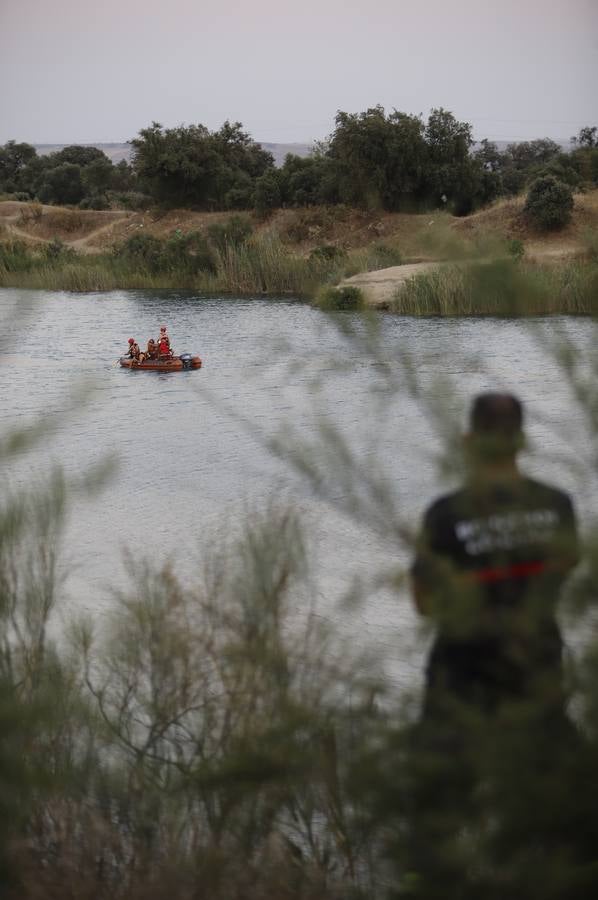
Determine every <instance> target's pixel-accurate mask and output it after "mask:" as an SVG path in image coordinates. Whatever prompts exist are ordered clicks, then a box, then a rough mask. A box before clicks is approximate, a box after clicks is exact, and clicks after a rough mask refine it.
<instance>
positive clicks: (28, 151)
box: [0, 141, 37, 191]
mask: <svg viewBox="0 0 598 900" xmlns="http://www.w3.org/2000/svg"><path fill="white" fill-rule="evenodd" d="M36 156H37V151H36V149H35V147H33V146H32V145H31V144H25V143H19V144H18V143H17V142H16V141H8V143H6V144H4V146H3V147H0V190H2V191H16V190H21V187H20V184H19V179H20V175H21V173H22V171H23V169H24V168H25V167H26V166H27V165H28V164H29V163H30V162H31V160H33V159H35V157H36Z"/></svg>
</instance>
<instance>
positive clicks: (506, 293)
mask: <svg viewBox="0 0 598 900" xmlns="http://www.w3.org/2000/svg"><path fill="white" fill-rule="evenodd" d="M391 309H392V311H393V312H395V313H398V314H400V315H409V316H519V315H523V316H526V315H535V316H539V315H587V316H591V315H596V313H597V312H598V266H596V264H595V263H584V262H582V261H575V262H571V263H567V264H564V265H560V266H550V267H540V266H536V265H527V264H519V263H516V262H512V261H510V260H505V259H503V260H495V261H488V262H476V263H471V264H458V265H457V264H452V265H451V264H448V265H446V266H444V267H443V268H441V269H439V270H437V271H435V272H431V273H428V274H422V275H418V276H416V277H415V278H412V279H411V280H410V281H408V282H407V283H406V284H405V285H402V286H401V287H400V288H399V289H398V290H397V293H396V295H395V297H394V300H393V303H392V306H391Z"/></svg>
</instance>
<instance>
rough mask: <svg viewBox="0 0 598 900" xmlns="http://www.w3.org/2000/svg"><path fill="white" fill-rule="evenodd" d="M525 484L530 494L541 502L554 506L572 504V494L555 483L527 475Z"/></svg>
mask: <svg viewBox="0 0 598 900" xmlns="http://www.w3.org/2000/svg"><path fill="white" fill-rule="evenodd" d="M523 480H524V482H525V486H526V489H527V491H528V492H529V494H530V496H532V497H534V499H537V500H538V501H539V502H543V503H546V504H551V505H553V506H572V505H573V504H572V500H571V497H570V495H569V494H568V493H567V492H566V491H564V490H562V488H558V487H556V486H555V485H553V484H547V483H546V482H545V481H538V480H537V479H535V478H528V477H525V478H524V479H523Z"/></svg>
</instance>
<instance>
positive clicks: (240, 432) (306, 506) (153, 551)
mask: <svg viewBox="0 0 598 900" xmlns="http://www.w3.org/2000/svg"><path fill="white" fill-rule="evenodd" d="M0 316H1V317H2V322H3V332H4V342H3V344H4V353H3V356H2V358H1V361H0V364H1V365H2V366H3V369H4V371H3V373H2V392H3V393H2V398H3V402H2V405H1V407H0V419H1V420H2V421H1V426H2V430H3V431H5V429H8V428H10V427H11V426H22V425H25V424H27V423H29V422H34V421H35V420H36V418H37V417H38V416H39V414H40V413H48V412H60V411H64V410H65V409H66V408H67V407H68V405H69V401H70V400H71V399H72V397H73V394H74V392H76V391H77V390H79V389H80V388H82V387H83V386H87V387H91V389H92V392H91V393H90V394H89V396H88V397H87V399H86V401H85V403H84V405H78V406H76V408H75V411H74V412H72V413H71V414H69V415H68V416H66V417H65V418H64V419H60V420H58V421H57V424H56V428H55V430H54V432H53V433H52V434H51V435H49V436H48V437H47V439H46V440H45V441H44V444H43V447H41V448H38V449H37V450H35V451H33V452H31V453H30V454H28V455H27V456H25V457H23V458H21V459H19V460H17V461H16V462H15V463H14V465H13V466H12V467H11V471H10V472H9V474H8V479H7V482H8V483H9V484H10V485H12V486H13V487H16V486H19V485H23V484H27V483H30V482H31V481H32V480H35V479H36V478H41V477H42V476H43V473H44V472H46V471H48V469H49V468H50V467H51V466H52V465H53V464H54V463H59V464H60V465H62V466H63V467H64V468H65V469H66V471H67V473H70V474H73V475H76V474H78V473H81V472H83V471H85V470H86V468H87V467H89V466H90V465H91V464H93V463H95V462H98V461H100V460H102V459H103V458H105V457H106V455H108V454H115V455H116V456H117V458H118V461H119V465H118V469H117V471H116V474H115V475H114V477H113V478H112V480H111V481H110V482H109V484H108V485H107V487H106V488H105V489H104V490H103V491H102V492H101V493H100V494H99V495H98V496H97V497H94V498H92V499H87V498H86V499H81V500H78V501H77V503H76V504H75V507H74V509H73V510H72V512H71V514H70V517H69V520H68V523H67V529H66V535H65V547H66V551H67V552H66V559H67V561H68V565H67V567H66V571H67V579H66V585H65V589H66V598H67V599H66V602H65V608H66V610H67V611H68V614H70V612H71V611H74V610H86V611H90V612H92V613H93V614H94V615H97V616H98V617H100V618H101V616H102V614H104V613H105V611H106V609H108V608H109V607H110V606H111V604H113V603H114V602H115V601H114V599H113V596H112V593H111V592H112V589H113V588H114V587H115V586H117V587H118V586H122V585H123V584H125V583H126V575H125V569H124V565H123V551H124V550H125V548H126V549H128V550H130V551H132V552H133V554H135V555H143V556H147V557H150V558H152V559H153V560H156V561H160V560H166V559H167V558H168V557H171V556H172V557H173V558H176V559H177V560H178V563H177V565H178V568H179V571H180V572H181V574H182V576H183V577H184V578H188V579H193V578H194V577H196V575H197V572H198V566H199V562H198V561H199V559H200V557H201V552H202V548H204V550H205V547H206V546H207V544H208V542H209V540H210V539H212V538H213V535H214V532H215V530H216V529H218V528H223V529H225V530H229V531H230V530H233V531H234V530H235V528H238V527H239V526H240V523H242V522H244V521H246V519H247V516H248V515H249V516H250V517H251V511H252V510H254V509H255V508H256V506H258V507H259V506H260V505H261V506H263V505H264V504H266V503H267V502H268V501H271V500H277V501H279V502H289V503H291V504H293V505H294V506H295V507H296V508H297V509H298V510H299V511H300V512H301V514H302V516H303V519H304V521H305V524H306V528H307V533H308V536H309V546H310V551H311V556H312V561H313V593H314V595H315V598H316V602H317V608H318V610H319V614H320V615H322V616H323V617H325V618H326V619H328V620H329V621H331V622H332V623H333V624H334V626H335V628H338V629H339V630H342V631H343V632H344V633H345V634H347V635H349V637H350V638H351V639H352V640H354V641H355V643H356V644H357V645H359V646H360V647H364V648H366V647H367V648H373V649H374V652H375V653H376V655H377V656H378V658H379V659H380V660H386V661H387V663H388V667H389V669H390V671H391V672H392V674H393V678H394V679H395V680H396V681H397V682H398V683H410V684H413V683H415V682H416V681H417V678H418V673H419V671H420V669H421V663H422V653H423V643H422V639H421V638H419V637H418V624H417V622H416V618H415V616H414V614H413V612H412V610H411V607H410V605H409V602H408V600H407V598H405V597H403V598H402V599H401V598H399V599H397V597H396V596H394V595H392V594H391V593H389V592H388V591H386V590H385V589H384V588H382V587H379V586H377V585H376V584H375V582H376V579H377V578H378V577H379V576H380V575H381V574H382V573H384V572H385V571H388V569H389V568H392V567H395V568H396V567H397V566H398V565H404V564H406V563H407V562H408V554H407V553H406V551H405V550H404V549H403V548H402V547H401V546H400V545H399V543H398V542H397V541H396V540H395V538H394V537H393V536H392V534H391V532H390V530H389V534H388V535H386V537H385V536H383V535H382V534H380V533H379V532H376V531H374V530H373V529H372V528H371V527H369V525H368V523H366V522H364V521H361V522H358V521H355V520H354V519H353V518H351V517H350V516H348V515H345V514H343V513H342V512H341V511H340V510H339V508H338V506H336V505H335V504H331V503H329V502H327V501H325V500H324V499H323V498H322V497H320V496H318V493H317V492H316V491H314V490H313V488H312V487H311V486H310V485H309V484H307V482H306V481H305V480H303V479H302V478H301V477H300V476H299V474H297V472H296V470H295V469H294V467H293V466H292V465H291V464H290V462H289V461H288V460H286V459H284V457H283V458H280V457H278V456H275V455H274V454H273V453H272V452H271V451H270V450H269V449H268V446H267V444H268V439H269V438H270V437H272V436H273V435H276V434H278V433H279V432H280V431H281V430H283V429H288V428H289V427H292V428H293V429H294V431H295V433H296V435H298V436H299V438H300V439H302V440H305V441H308V442H314V441H317V440H318V435H319V433H320V432H319V429H320V425H321V421H322V417H323V418H324V419H325V420H326V421H327V422H328V423H333V424H334V425H335V426H336V427H337V428H338V429H339V430H340V432H341V433H342V434H343V435H344V436H345V438H346V440H347V442H348V444H349V446H350V447H351V449H352V451H353V453H354V454H355V457H356V459H357V460H358V461H359V462H360V464H362V465H363V466H364V467H365V468H364V471H365V472H367V473H368V474H370V475H371V474H375V475H376V477H380V478H384V479H386V482H387V487H386V491H387V495H388V496H389V497H390V498H391V499H392V500H393V502H394V503H395V509H396V514H397V516H398V517H400V518H401V520H403V521H404V522H405V523H407V524H409V525H410V526H412V527H415V526H416V524H417V522H418V520H419V518H420V516H421V512H422V511H423V509H424V507H425V506H426V505H427V503H428V502H429V500H430V499H431V498H432V497H433V496H434V495H435V494H436V493H437V492H438V491H439V490H440V489H442V488H444V487H446V482H445V483H444V484H443V483H442V482H441V480H440V476H439V474H438V471H437V466H436V460H435V455H436V454H437V452H438V451H439V444H438V440H437V439H436V437H435V435H434V432H433V429H432V428H431V426H430V423H429V421H428V419H427V418H426V416H425V415H424V414H423V411H422V409H421V407H420V406H419V405H418V404H417V403H415V401H414V400H413V399H411V398H410V397H409V396H408V395H407V393H406V391H405V392H403V391H400V392H399V393H398V394H397V395H391V394H389V393H386V392H384V391H382V390H381V386H382V383H383V375H384V373H385V372H386V373H389V374H390V376H391V377H394V378H396V379H397V381H398V383H399V385H401V383H402V381H404V374H403V373H402V369H401V366H400V363H399V359H400V357H401V354H403V353H405V352H408V353H410V354H412V358H413V361H414V363H415V367H416V371H417V372H418V374H419V376H420V377H421V378H422V379H423V381H424V382H425V383H426V384H427V385H432V384H434V385H435V388H434V390H435V394H434V395H435V397H436V398H437V399H439V401H440V405H441V407H442V408H443V410H444V411H445V412H446V413H447V415H448V416H449V417H450V416H453V417H454V418H455V420H457V421H458V422H462V416H463V409H465V408H466V406H467V405H468V403H469V401H470V399H471V397H472V396H473V395H474V394H475V393H477V392H478V391H479V390H480V389H488V388H497V387H500V388H503V389H511V390H513V391H515V392H517V393H518V394H519V395H520V396H521V397H522V399H523V400H524V401H525V402H526V404H527V407H528V409H529V412H530V426H529V433H530V437H531V443H532V445H533V446H535V448H536V450H537V452H536V453H535V454H534V455H533V456H530V457H529V458H528V459H526V468H527V470H528V471H530V472H531V473H532V474H535V475H536V476H538V477H544V478H547V479H550V480H553V481H556V482H557V483H559V484H560V485H561V486H563V487H565V488H567V489H569V490H571V491H572V492H573V493H574V495H575V499H576V502H577V505H578V508H579V509H580V514H581V517H582V519H583V520H584V521H588V520H589V518H590V517H591V514H592V508H591V507H592V505H593V497H594V493H593V492H594V488H593V485H590V483H589V482H588V480H587V474H585V473H583V472H582V473H579V472H576V471H574V470H573V469H572V468H571V467H570V466H567V465H565V464H564V462H563V460H562V459H561V455H562V454H565V455H566V456H567V458H568V459H569V460H570V459H573V460H574V461H576V462H581V461H583V459H584V457H588V458H591V456H592V447H591V446H590V443H589V441H588V438H587V437H586V436H585V433H584V430H583V426H582V422H581V417H580V414H579V413H578V412H577V410H576V409H575V407H574V404H573V402H572V400H571V397H570V393H569V389H568V387H567V385H566V384H565V383H564V380H563V378H562V376H561V374H560V372H559V370H558V366H557V364H556V362H555V361H554V359H553V358H552V357H551V356H550V355H549V354H547V353H546V352H545V350H544V349H543V345H542V343H541V341H539V339H538V335H539V332H541V333H543V334H544V335H546V334H557V333H558V332H560V331H564V332H566V333H568V334H569V336H571V337H573V339H574V340H575V341H576V343H577V344H578V346H579V347H580V349H581V351H582V352H583V348H584V347H586V346H590V345H591V344H592V343H593V342H595V338H596V329H595V326H594V324H593V323H591V322H589V321H585V320H577V321H569V322H567V321H564V320H557V319H552V320H547V321H545V322H544V323H537V322H536V323H530V322H514V321H499V320H479V319H477V320H473V319H469V320H468V319H462V320H447V321H442V320H431V319H424V320H416V319H406V318H397V317H393V316H386V315H383V316H381V317H380V320H379V321H380V325H381V330H382V339H381V353H382V354H383V357H384V360H383V362H384V364H385V366H386V368H385V367H384V366H383V365H382V363H381V362H380V361H376V360H374V359H372V358H371V357H370V356H368V355H367V354H366V353H365V352H364V350H363V347H362V346H361V345H360V344H359V343H354V342H350V341H348V340H347V339H346V338H345V337H344V336H343V334H342V331H339V329H338V327H337V326H336V325H335V324H334V323H333V322H331V321H330V320H329V319H327V318H326V317H325V316H324V315H323V314H322V313H320V312H319V311H317V310H314V309H312V308H310V307H308V306H306V305H303V304H300V303H295V302H290V301H284V300H280V301H277V300H271V299H262V298H259V299H242V300H233V299H228V298H227V299H219V298H199V297H196V296H192V295H190V294H182V293H176V292H163V293H162V292H161V293H148V292H143V291H139V292H133V291H128V292H112V293H105V294H102V293H96V294H81V295H79V294H71V293H50V292H43V291H39V292H38V291H16V290H8V289H4V290H0ZM340 321H341V322H343V323H345V324H346V323H348V322H351V321H352V319H351V317H350V316H347V315H344V316H343V317H342V318H341V320H340ZM164 323H166V324H167V325H168V328H169V332H170V336H171V341H172V344H173V347H174V349H175V352H182V351H185V350H188V351H191V352H194V353H199V354H200V355H201V356H202V358H203V360H204V367H203V369H202V370H200V371H196V372H182V373H174V374H161V373H153V372H131V371H127V370H124V369H121V368H120V367H118V366H117V365H115V361H116V360H117V358H118V357H119V356H120V355H121V353H124V351H125V348H126V344H127V338H128V337H130V336H132V337H135V338H136V339H137V340H138V341H139V343H140V344H144V343H145V341H146V340H147V338H148V337H149V336H151V335H154V336H155V335H156V334H157V332H158V329H159V326H160V325H161V324H164ZM358 329H359V326H358ZM361 332H363V328H361ZM344 471H345V470H344V468H343V467H342V465H341V464H340V460H339V456H338V454H335V453H332V454H331V458H330V460H329V464H328V469H327V472H328V473H329V477H328V478H327V485H328V486H329V487H330V492H331V494H332V495H333V497H336V499H337V500H338V501H339V502H342V500H343V499H344V498H346V496H347V493H348V488H347V486H346V485H345V484H343V483H342V478H340V479H339V478H338V476H339V474H340V475H342V473H343V472H344ZM355 578H358V579H360V580H361V581H362V582H363V583H364V590H366V591H367V596H366V599H365V601H364V602H363V603H362V604H360V605H358V606H356V607H351V608H347V607H345V606H341V605H339V603H340V601H341V599H342V598H343V596H344V595H345V594H346V593H347V591H348V590H349V589H350V587H351V585H352V584H353V582H354V579H355Z"/></svg>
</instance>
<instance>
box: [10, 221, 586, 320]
mask: <svg viewBox="0 0 598 900" xmlns="http://www.w3.org/2000/svg"><path fill="white" fill-rule="evenodd" d="M233 238H234V235H233ZM493 252H495V254H496V255H494V256H490V255H486V254H484V255H483V256H478V257H477V258H476V259H474V260H471V259H470V260H466V261H465V260H463V258H462V257H461V259H460V261H454V262H452V263H451V262H447V263H446V264H445V265H443V266H442V268H440V269H438V270H437V271H433V272H428V273H425V274H421V275H417V276H416V277H414V278H412V279H410V280H409V281H408V282H405V283H403V284H401V285H400V287H398V288H397V291H396V294H395V296H394V298H393V300H392V302H391V304H390V311H391V312H394V313H396V314H399V315H408V316H510V315H558V314H561V315H596V314H597V313H598V260H597V258H596V256H595V254H593V253H591V252H590V253H588V254H587V255H586V256H585V258H578V259H573V260H570V261H568V262H561V263H559V264H550V265H540V264H538V263H532V262H527V261H526V260H525V259H517V258H515V257H511V256H505V255H504V250H502V255H499V253H498V250H497V248H496V247H494V248H493ZM401 262H402V259H401V255H400V252H399V250H398V249H397V248H396V247H395V246H393V245H392V244H384V243H381V242H377V243H374V244H372V245H370V246H368V247H364V248H359V249H355V250H351V251H349V252H346V251H344V250H342V249H339V248H338V247H336V246H333V245H325V246H322V247H319V248H316V249H315V250H313V251H312V252H311V253H310V254H309V255H307V254H303V255H302V254H299V253H298V252H297V251H296V250H293V249H292V248H290V247H289V246H288V245H287V244H285V243H284V242H283V241H281V240H280V239H279V237H278V236H277V235H272V234H266V235H255V234H253V235H251V234H250V235H249V236H244V235H242V236H241V238H240V239H237V240H234V239H233V240H229V239H228V236H227V234H226V233H223V234H221V235H213V236H212V239H211V241H210V240H206V238H204V237H203V236H202V235H199V234H197V233H190V234H188V235H183V236H179V237H177V238H173V239H170V240H166V241H160V240H158V239H157V238H150V237H149V236H147V237H145V236H144V237H143V239H140V238H136V239H134V240H133V241H130V242H128V243H126V244H124V245H121V246H120V247H116V248H114V249H113V250H112V251H110V252H106V253H102V254H95V255H84V254H78V253H76V252H75V251H74V250H72V249H71V248H69V247H67V246H65V245H64V244H62V243H61V242H60V241H53V242H51V243H48V244H46V245H44V246H43V247H42V248H41V249H31V247H29V246H28V245H26V244H25V243H23V242H20V241H13V242H5V243H0V287H16V288H32V289H39V290H66V291H77V292H83V291H110V290H119V289H120V290H159V289H166V290H168V289H173V290H189V291H197V292H198V293H206V294H207V293H214V292H218V293H229V294H246V295H251V294H263V295H272V296H276V295H281V294H287V295H291V296H295V297H298V298H301V299H308V300H314V301H315V302H316V303H317V304H319V305H321V306H322V307H323V308H326V309H339V310H343V309H358V308H360V307H361V306H362V305H363V302H364V301H363V297H359V296H357V295H356V296H353V294H351V296H350V297H348V296H347V295H346V290H344V291H343V290H342V289H338V288H335V287H334V286H335V285H337V284H338V283H339V282H340V281H342V279H344V278H347V277H350V276H351V275H354V274H356V273H357V272H364V271H372V270H374V269H381V268H386V267H388V266H396V265H399V264H400V263H401ZM356 290H357V289H353V291H354V292H355V291H356Z"/></svg>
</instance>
